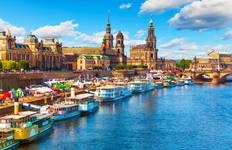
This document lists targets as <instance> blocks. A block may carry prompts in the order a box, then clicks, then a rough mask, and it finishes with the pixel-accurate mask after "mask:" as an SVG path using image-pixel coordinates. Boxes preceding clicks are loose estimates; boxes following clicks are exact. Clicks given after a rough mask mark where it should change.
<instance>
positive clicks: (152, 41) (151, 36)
mask: <svg viewBox="0 0 232 150" xmlns="http://www.w3.org/2000/svg"><path fill="white" fill-rule="evenodd" d="M146 46H147V48H153V49H156V36H155V33H154V24H153V21H152V18H151V19H150V21H149V27H148V35H147V39H146Z"/></svg>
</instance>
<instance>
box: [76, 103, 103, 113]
mask: <svg viewBox="0 0 232 150" xmlns="http://www.w3.org/2000/svg"><path fill="white" fill-rule="evenodd" d="M98 108H99V104H98V102H92V103H89V104H79V111H80V112H81V114H82V115H86V114H89V113H93V112H95V111H97V110H98Z"/></svg>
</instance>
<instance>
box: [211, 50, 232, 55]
mask: <svg viewBox="0 0 232 150" xmlns="http://www.w3.org/2000/svg"><path fill="white" fill-rule="evenodd" d="M214 52H215V53H218V54H219V55H220V54H221V55H232V52H229V51H225V50H212V51H211V52H209V53H208V55H209V54H211V53H214Z"/></svg>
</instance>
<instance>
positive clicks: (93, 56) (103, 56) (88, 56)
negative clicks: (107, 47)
mask: <svg viewBox="0 0 232 150" xmlns="http://www.w3.org/2000/svg"><path fill="white" fill-rule="evenodd" d="M80 57H84V58H87V59H93V58H97V59H100V58H105V59H109V57H108V56H106V55H95V54H82V55H81V56H80Z"/></svg>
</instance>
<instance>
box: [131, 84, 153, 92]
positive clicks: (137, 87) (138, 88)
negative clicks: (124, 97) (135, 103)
mask: <svg viewBox="0 0 232 150" xmlns="http://www.w3.org/2000/svg"><path fill="white" fill-rule="evenodd" d="M129 87H130V89H131V90H132V93H142V92H147V91H151V90H153V89H154V88H155V84H154V83H152V82H149V81H134V82H130V83H129Z"/></svg>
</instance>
